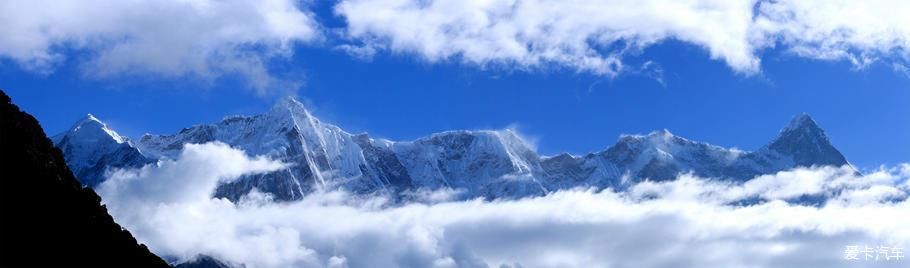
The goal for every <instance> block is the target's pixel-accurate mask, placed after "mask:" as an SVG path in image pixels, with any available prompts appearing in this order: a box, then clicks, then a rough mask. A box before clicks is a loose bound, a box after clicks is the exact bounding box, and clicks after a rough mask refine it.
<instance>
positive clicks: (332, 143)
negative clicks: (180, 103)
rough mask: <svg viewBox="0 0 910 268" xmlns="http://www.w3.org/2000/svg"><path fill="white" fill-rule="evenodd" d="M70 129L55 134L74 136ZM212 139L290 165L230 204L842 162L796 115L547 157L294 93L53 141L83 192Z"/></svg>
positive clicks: (732, 173) (471, 192)
mask: <svg viewBox="0 0 910 268" xmlns="http://www.w3.org/2000/svg"><path fill="white" fill-rule="evenodd" d="M99 122H100V121H99ZM102 125H103V124H102ZM73 131H74V130H70V131H69V132H67V133H63V134H61V135H58V136H60V137H71V136H74V135H75V134H72V133H70V132H73ZM75 131H78V130H75ZM93 133H95V134H94V135H98V136H100V137H99V138H98V139H88V138H82V139H79V140H80V141H96V142H98V144H97V146H98V147H101V148H107V147H111V146H112V145H111V144H114V143H116V142H113V143H112V142H111V141H116V139H112V138H111V137H114V135H109V134H104V133H108V132H103V133H102V132H97V131H96V132H93ZM111 133H115V132H113V131H111ZM124 140H126V139H124ZM211 141H221V142H224V143H227V144H229V145H231V146H233V147H235V148H239V149H242V150H244V151H246V152H247V153H249V154H252V155H266V156H268V157H271V158H273V159H278V160H281V161H283V162H287V163H293V165H290V166H289V167H288V168H286V169H284V170H280V171H276V172H272V173H268V174H260V175H255V176H249V177H244V178H241V179H239V180H237V181H234V182H230V183H226V184H223V185H221V186H220V187H219V188H218V189H217V190H216V192H215V195H216V196H219V197H226V198H228V199H232V200H237V199H239V198H241V197H242V196H243V195H245V194H246V193H248V192H250V191H251V190H253V189H257V190H259V191H261V192H266V193H270V194H272V195H273V196H275V198H276V199H278V200H296V199H300V198H302V197H303V196H304V195H306V194H308V193H310V192H312V191H315V190H319V189H336V188H343V189H346V190H349V191H352V192H355V193H375V192H385V193H392V194H395V195H396V196H399V197H406V196H408V195H409V194H410V193H413V192H415V191H419V190H421V189H430V190H433V189H440V188H452V189H460V190H462V191H461V192H462V195H461V197H462V198H473V197H486V198H513V197H523V196H531V195H541V194H546V193H548V192H551V191H555V190H559V189H566V188H573V187H595V188H605V187H614V188H623V187H626V186H628V185H629V184H630V183H633V182H635V181H638V180H646V179H648V180H670V179H674V178H676V176H677V175H678V174H680V173H684V172H691V173H693V174H695V175H698V176H703V177H710V178H718V179H726V180H740V181H741V180H748V179H751V178H753V177H754V176H757V175H761V174H769V173H774V172H778V171H782V170H787V169H791V168H794V167H800V166H823V165H837V166H840V165H846V164H848V163H847V161H846V159H845V158H844V157H843V155H841V154H840V152H838V151H837V150H836V149H834V147H833V146H832V145H831V144H830V141H829V139H828V137H827V136H826V135H825V133H824V131H823V130H822V129H821V128H820V127H818V125H817V124H816V123H815V121H814V120H812V118H811V117H809V116H808V115H807V114H802V115H799V116H797V117H796V118H795V119H793V120H792V122H790V124H789V125H787V126H786V127H785V128H784V129H783V130H781V132H780V134H779V136H778V137H777V138H776V139H775V140H774V141H772V142H771V143H769V144H768V145H767V146H764V147H762V148H760V149H758V150H756V151H753V152H744V151H740V150H735V149H728V148H723V147H720V146H716V145H711V144H708V143H704V142H697V141H692V140H688V139H685V138H682V137H679V136H676V135H673V134H672V133H670V131H668V130H666V129H664V130H660V131H655V132H652V133H650V134H648V135H624V136H621V137H620V138H619V140H618V141H617V142H616V144H614V145H613V146H610V147H609V148H607V149H606V150H604V151H601V152H594V153H589V154H586V155H583V156H575V155H570V154H560V155H557V156H553V157H546V156H540V155H539V154H538V153H537V152H535V151H534V149H533V148H532V147H531V146H529V145H528V143H526V142H525V141H524V140H523V139H522V138H521V137H520V136H519V135H518V134H517V133H515V132H513V131H510V130H481V131H466V130H461V131H446V132H441V133H436V134H432V135H430V136H427V137H423V138H419V139H417V140H414V141H389V140H384V139H374V138H371V137H370V136H369V135H368V134H358V135H353V134H350V133H348V132H345V131H344V130H342V129H341V128H339V127H337V126H335V125H332V124H328V123H325V122H323V121H321V120H319V119H318V118H316V117H315V116H313V115H312V114H311V113H310V112H309V111H308V110H307V109H306V108H305V107H304V105H303V104H301V103H300V102H299V101H297V100H296V99H293V98H285V99H282V100H280V101H278V102H277V103H276V104H275V105H274V106H273V107H272V108H271V109H270V110H269V111H268V112H267V113H264V114H260V115H254V116H231V117H226V118H225V119H224V120H222V121H220V122H217V123H213V124H204V125H196V126H193V127H190V128H185V129H183V130H181V131H180V132H178V133H175V134H170V135H150V134H147V135H145V136H143V137H142V138H141V139H140V140H139V141H138V143H137V144H136V145H135V146H133V145H132V143H131V142H129V141H128V140H126V141H125V142H121V143H118V144H125V146H121V148H124V149H122V150H119V151H118V150H108V149H105V150H97V151H95V152H94V154H85V153H83V151H79V150H74V149H70V150H67V149H66V148H70V147H76V146H75V145H73V142H72V141H70V142H68V143H67V142H64V139H59V141H58V146H59V147H61V148H62V149H64V152H65V153H66V156H67V163H72V164H71V166H72V167H73V169H74V170H76V172H77V174H85V175H83V176H80V179H81V180H82V181H83V182H84V183H86V184H89V185H91V184H92V183H97V181H100V180H103V176H99V175H98V174H103V173H99V172H98V170H99V169H103V168H101V167H108V168H109V167H121V166H131V165H132V166H135V165H136V163H142V162H143V161H154V160H157V159H161V158H174V157H177V155H178V154H179V152H180V150H181V149H182V148H183V145H184V144H187V143H205V142H211ZM80 144H81V143H80ZM126 145H128V146H126ZM84 146H88V147H91V146H92V145H84ZM77 148H81V147H77ZM67 152H68V153H67ZM112 152H113V153H112ZM120 154H122V156H123V157H119V156H121V155H120ZM127 155H128V156H127ZM137 155H141V156H142V157H143V159H139V160H135V161H123V159H138V158H139V157H138V156H137ZM98 159H106V160H104V161H101V160H98ZM110 159H115V160H118V161H111V160H110ZM87 167H92V168H87ZM84 169H90V170H92V171H91V172H83V171H82V170H84Z"/></svg>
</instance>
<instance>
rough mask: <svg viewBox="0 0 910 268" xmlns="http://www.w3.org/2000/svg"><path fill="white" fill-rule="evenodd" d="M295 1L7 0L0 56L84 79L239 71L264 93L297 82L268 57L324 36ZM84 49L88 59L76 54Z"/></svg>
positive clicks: (1, 6) (1, 8)
mask: <svg viewBox="0 0 910 268" xmlns="http://www.w3.org/2000/svg"><path fill="white" fill-rule="evenodd" d="M299 5H300V3H298V2H297V1H292V0H267V1H247V0H231V1H210V0H185V1H184V0H168V1H146V0H141V1H102V0H88V1H70V0H64V1H41V0H39V1H4V2H2V3H0V24H2V25H3V27H0V36H2V37H0V57H5V58H8V59H12V60H13V61H15V62H17V63H18V64H19V65H20V66H22V67H24V68H25V69H29V70H32V71H36V72H41V73H49V72H52V71H53V70H54V69H55V68H57V67H58V66H59V65H61V64H63V63H64V62H67V61H74V62H76V63H78V64H80V65H82V68H81V69H82V70H83V72H84V74H85V75H86V76H89V77H95V78H107V77H112V76H118V75H123V74H142V75H147V74H151V75H154V76H158V77H164V78H183V77H189V78H193V79H199V80H202V81H211V80H213V79H217V78H219V77H222V76H224V75H227V74H230V75H239V76H241V77H243V78H245V79H246V80H247V82H248V83H249V87H251V88H254V89H256V90H258V91H259V92H262V93H264V92H265V91H266V90H269V89H271V88H275V87H281V86H284V85H289V84H293V83H292V82H293V81H284V80H282V79H280V78H277V77H275V76H274V75H273V74H272V73H271V72H270V71H269V67H268V65H269V61H270V60H272V59H275V58H282V57H286V56H289V55H290V54H291V53H293V50H294V48H293V47H294V45H295V44H297V43H301V42H308V41H313V40H317V39H319V38H320V37H321V34H320V31H319V26H318V25H317V23H316V22H315V21H314V19H313V14H312V13H310V12H309V11H307V10H305V9H302V8H301V7H300V6H299ZM77 52H82V53H83V54H84V56H78V57H77V56H76V55H77V54H75V53H77Z"/></svg>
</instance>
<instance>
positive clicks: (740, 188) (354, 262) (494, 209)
mask: <svg viewBox="0 0 910 268" xmlns="http://www.w3.org/2000/svg"><path fill="white" fill-rule="evenodd" d="M227 165H230V166H231V167H232V168H228V169H224V168H226V167H227ZM275 168H281V164H280V163H274V162H270V161H268V160H266V159H262V158H257V157H249V156H246V155H245V154H244V153H243V152H242V151H239V150H236V149H232V148H230V147H228V146H227V145H224V144H218V143H215V144H205V145H188V146H187V147H186V149H185V151H184V152H183V153H182V154H181V157H179V158H178V159H176V160H167V161H165V162H163V163H159V164H157V165H152V166H147V167H145V168H142V169H140V170H126V171H119V172H115V173H113V175H112V177H111V179H110V180H108V181H107V182H105V183H104V184H102V186H101V187H100V188H99V192H100V194H101V196H102V197H103V198H104V202H105V203H106V204H107V206H108V207H109V208H110V210H111V213H112V215H114V217H115V219H117V220H118V222H120V223H121V224H122V225H123V226H125V227H126V228H128V229H129V230H130V231H131V232H133V234H134V235H135V236H136V237H137V238H138V239H139V240H140V241H142V242H143V243H146V244H147V245H149V247H150V248H151V249H152V250H153V251H154V252H155V253H157V254H160V255H163V256H167V257H169V258H173V259H177V260H188V259H192V258H193V256H196V255H198V254H202V255H208V256H212V257H215V258H217V259H220V260H223V261H225V262H228V263H232V264H245V265H247V266H250V267H294V266H306V267H375V266H382V267H679V266H687V267H793V266H813V267H815V266H817V267H870V266H874V267H903V266H906V262H907V260H906V259H904V260H903V261H897V260H891V261H884V260H879V261H875V262H872V261H866V260H860V261H847V260H844V259H843V257H844V250H845V247H846V246H850V245H860V246H865V245H869V246H876V247H877V246H880V245H881V246H903V247H904V248H906V247H907V246H908V245H910V230H908V229H907V228H906V226H907V225H908V224H910V219H908V218H907V217H902V216H901V215H905V214H907V213H908V212H910V201H907V194H908V192H910V183H908V178H910V177H908V175H910V165H902V166H898V167H895V168H882V169H879V170H873V171H870V172H868V174H867V175H858V174H856V173H854V172H853V169H852V168H850V167H842V168H837V167H823V168H804V169H796V170H791V171H785V172H780V173H778V174H772V175H764V176H760V177H757V178H755V179H753V180H751V181H749V182H746V183H732V182H723V181H719V180H713V179H707V178H698V177H693V176H690V175H681V176H680V177H679V178H678V179H677V180H674V181H666V182H642V183H639V184H637V185H634V186H632V187H631V188H630V189H629V190H628V191H623V192H615V191H612V190H604V191H594V190H587V189H576V190H567V191H560V192H556V193H552V194H550V195H547V196H541V197H533V198H525V199H519V200H498V201H483V200H468V201H444V200H429V202H426V203H407V204H390V203H388V202H387V200H386V199H384V198H382V197H376V196H370V197H364V196H357V195H351V194H349V193H345V192H337V191H336V192H321V193H313V194H311V195H309V196H307V197H305V198H304V199H303V200H300V201H295V202H289V203H273V202H271V201H270V199H269V198H268V196H266V195H264V194H261V193H257V192H254V193H252V194H250V195H248V196H247V197H245V198H244V199H243V200H242V201H240V202H238V203H232V202H230V201H228V200H225V199H214V198H210V197H209V196H210V195H208V194H206V193H211V192H212V191H213V190H214V189H215V187H216V185H217V183H218V182H220V181H229V180H232V179H235V178H236V177H237V176H240V175H242V174H247V173H250V172H253V173H255V172H263V171H266V170H274V169H275ZM182 174H185V175H186V176H182ZM174 184H181V185H183V184H186V185H189V186H193V187H186V188H187V189H193V190H186V191H191V193H189V194H187V193H180V194H172V193H169V191H173V190H175V189H179V187H180V186H177V185H174ZM147 185H152V186H153V187H148V186H147ZM156 185H157V186H156ZM161 185H173V187H175V188H174V189H171V187H159V186H161ZM180 191H184V190H180ZM450 191H451V190H443V192H442V193H441V195H445V194H446V193H447V192H450ZM134 192H135V193H134ZM424 194H430V193H424ZM430 195H432V194H430ZM804 195H811V196H822V200H823V201H824V204H823V205H819V206H810V205H799V204H796V203H792V202H787V201H785V200H790V199H793V198H798V197H800V196H804ZM741 200H752V201H753V202H751V203H748V204H746V205H735V204H736V203H738V202H737V201H741ZM861 257H862V256H861Z"/></svg>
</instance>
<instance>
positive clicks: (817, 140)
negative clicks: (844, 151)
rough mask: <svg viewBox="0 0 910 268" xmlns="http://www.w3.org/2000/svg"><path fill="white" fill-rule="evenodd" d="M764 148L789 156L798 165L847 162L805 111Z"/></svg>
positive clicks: (838, 164)
mask: <svg viewBox="0 0 910 268" xmlns="http://www.w3.org/2000/svg"><path fill="white" fill-rule="evenodd" d="M765 148H766V149H770V150H773V151H775V152H778V153H781V154H784V155H789V156H791V157H792V158H793V162H794V163H795V164H796V165H798V166H811V165H835V166H840V165H845V164H847V160H846V159H845V158H844V157H843V155H841V153H840V152H839V151H838V150H837V149H835V148H834V146H833V145H831V141H830V140H829V139H828V136H827V135H825V131H824V130H822V128H821V127H819V126H818V124H817V123H816V122H815V120H814V119H812V117H811V116H809V115H808V114H806V113H802V114H800V115H798V116H796V117H794V118H793V120H791V121H790V123H789V124H788V125H787V126H786V127H784V128H783V129H782V130H781V131H780V135H778V137H777V138H776V139H774V140H773V141H772V142H771V143H769V144H768V145H767V146H766V147H765Z"/></svg>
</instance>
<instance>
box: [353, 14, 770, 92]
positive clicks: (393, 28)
mask: <svg viewBox="0 0 910 268" xmlns="http://www.w3.org/2000/svg"><path fill="white" fill-rule="evenodd" d="M752 5H753V1H752V0H735V1H728V0H718V1H669V0H652V1H628V0H612V1H584V0H568V1H547V0H528V1H456V0H437V1H411V0H344V1H341V2H340V3H339V4H338V5H337V6H336V13H338V14H340V15H342V16H344V18H345V19H346V20H347V22H348V26H347V29H346V30H347V34H348V35H349V37H351V38H355V39H358V40H363V41H364V42H366V43H369V44H371V45H372V46H374V47H386V48H388V49H390V50H392V51H395V52H408V53H416V54H418V55H420V56H422V57H423V58H424V59H426V60H428V61H431V62H436V61H441V60H446V59H449V58H454V57H459V58H460V59H461V60H462V61H463V62H466V63H470V64H476V65H481V66H484V65H487V64H490V63H494V64H502V65H506V66H510V67H516V68H519V69H531V68H540V67H542V66H545V65H547V64H551V63H555V64H558V65H562V66H567V67H570V68H574V69H577V70H580V71H589V72H593V73H597V74H606V75H613V74H616V73H617V72H618V71H620V70H622V68H623V65H622V63H621V62H620V58H621V57H622V56H623V54H625V53H626V51H627V50H631V51H635V50H637V49H639V48H643V47H646V46H649V45H651V44H654V43H656V42H659V41H661V40H665V39H670V38H672V39H678V40H681V41H684V42H689V43H693V44H696V45H699V46H702V47H705V48H707V49H708V51H709V52H710V55H711V57H712V58H715V59H721V60H724V61H725V62H727V63H728V64H729V65H730V66H732V67H733V68H734V69H736V70H737V71H742V72H754V71H756V70H758V66H759V62H758V59H757V58H755V57H754V56H753V55H752V51H753V47H752V45H751V44H750V43H749V42H745V41H747V40H748V39H749V36H748V35H749V33H750V27H751V23H750V21H751V14H752ZM619 42H623V43H619ZM611 46H621V47H619V48H609V47H611Z"/></svg>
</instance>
